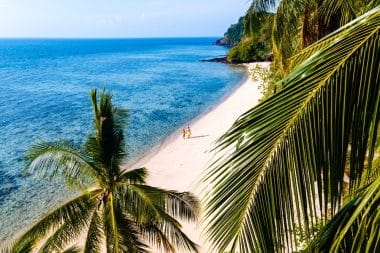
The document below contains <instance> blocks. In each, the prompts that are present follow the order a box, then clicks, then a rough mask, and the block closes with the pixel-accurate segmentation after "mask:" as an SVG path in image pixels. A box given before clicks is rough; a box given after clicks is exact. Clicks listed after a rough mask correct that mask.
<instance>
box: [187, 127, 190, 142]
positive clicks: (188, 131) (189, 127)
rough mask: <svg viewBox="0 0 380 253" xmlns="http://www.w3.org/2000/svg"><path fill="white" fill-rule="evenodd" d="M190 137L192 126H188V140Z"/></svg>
mask: <svg viewBox="0 0 380 253" xmlns="http://www.w3.org/2000/svg"><path fill="white" fill-rule="evenodd" d="M190 136H191V129H190V126H189V125H188V126H187V138H188V139H190Z"/></svg>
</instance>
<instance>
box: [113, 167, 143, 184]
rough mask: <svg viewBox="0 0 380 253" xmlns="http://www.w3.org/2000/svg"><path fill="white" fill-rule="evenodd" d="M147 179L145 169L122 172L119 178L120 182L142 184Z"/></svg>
mask: <svg viewBox="0 0 380 253" xmlns="http://www.w3.org/2000/svg"><path fill="white" fill-rule="evenodd" d="M147 177H148V170H147V169H146V168H139V169H133V170H124V171H123V172H122V173H121V174H120V176H119V178H120V181H122V182H127V183H132V184H133V183H138V184H143V183H145V181H146V178H147Z"/></svg>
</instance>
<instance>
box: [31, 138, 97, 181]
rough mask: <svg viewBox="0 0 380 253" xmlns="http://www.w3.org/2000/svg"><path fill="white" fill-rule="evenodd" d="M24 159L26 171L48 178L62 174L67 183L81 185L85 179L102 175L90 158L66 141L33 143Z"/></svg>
mask: <svg viewBox="0 0 380 253" xmlns="http://www.w3.org/2000/svg"><path fill="white" fill-rule="evenodd" d="M26 160H27V162H28V164H27V167H26V169H25V171H26V173H35V174H37V175H39V176H41V177H49V178H53V177H57V176H63V177H64V178H65V179H66V180H67V181H68V183H69V184H74V185H79V186H82V185H83V183H84V182H85V181H86V180H87V182H88V180H89V179H93V180H94V179H99V178H101V177H102V175H101V174H100V171H99V170H98V169H97V168H96V167H95V166H93V164H92V162H91V159H90V158H89V157H88V156H86V155H85V154H84V153H83V152H82V151H81V150H80V148H78V147H75V146H74V145H71V144H70V143H68V142H66V141H61V142H52V143H49V142H40V143H37V144H34V145H32V146H31V147H30V148H29V150H28V151H27V154H26Z"/></svg>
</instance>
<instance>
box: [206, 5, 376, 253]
mask: <svg viewBox="0 0 380 253" xmlns="http://www.w3.org/2000/svg"><path fill="white" fill-rule="evenodd" d="M379 29H380V9H379V8H376V9H374V10H373V11H371V12H370V13H369V14H368V15H364V16H361V17H360V18H358V19H356V20H355V21H354V22H353V23H352V24H351V25H350V26H349V27H348V28H346V29H342V30H341V31H340V32H339V35H337V39H335V40H333V41H331V42H330V43H327V44H325V45H324V46H323V47H322V48H320V49H319V50H317V51H315V53H313V54H312V55H311V57H310V58H308V59H307V60H306V61H305V62H303V63H302V64H299V65H298V66H297V67H296V68H295V69H294V70H293V71H292V72H291V73H290V74H289V75H288V76H287V77H286V78H285V79H283V80H282V83H283V86H284V87H285V88H284V89H283V90H281V91H280V92H279V93H277V94H276V95H274V96H272V97H271V98H270V99H268V100H266V101H265V102H263V103H261V104H259V105H258V106H256V107H254V108H253V109H251V110H250V111H248V112H246V113H245V114H244V115H242V116H241V118H240V119H238V120H237V121H236V122H235V123H234V125H233V126H232V127H231V129H230V130H229V131H228V132H227V133H226V134H225V135H224V136H223V137H222V138H221V139H220V140H219V143H218V146H217V148H216V149H217V150H228V151H229V152H230V155H228V156H227V157H224V158H221V159H219V160H217V159H216V162H215V163H214V164H213V165H212V167H211V170H210V171H209V173H208V174H207V176H206V177H205V180H204V181H205V183H208V184H211V185H212V187H213V189H212V190H211V191H210V193H209V194H208V195H207V196H206V199H205V200H206V222H207V223H206V224H208V226H207V235H208V237H209V238H210V239H211V241H212V243H213V246H214V249H215V250H217V251H218V252H220V251H224V250H226V249H230V250H231V251H232V252H234V251H238V252H257V251H261V252H273V251H285V250H290V249H297V248H298V246H297V245H295V243H296V240H295V235H294V233H293V232H292V231H293V230H294V228H295V226H299V225H303V226H304V227H305V228H306V233H308V231H307V228H309V227H310V226H309V223H314V222H317V218H319V217H321V216H323V217H325V218H327V217H328V214H329V213H330V211H331V212H332V213H333V214H335V213H336V211H337V210H338V208H339V206H340V204H341V195H342V189H343V175H344V170H345V161H346V156H347V153H348V152H350V157H351V160H350V165H349V167H350V177H351V181H352V182H355V180H357V179H358V178H360V177H361V174H362V173H363V169H364V165H365V161H366V153H367V152H368V150H371V149H373V148H374V146H373V145H372V144H371V143H370V140H371V138H372V137H371V136H373V133H377V128H378V123H379V110H378V108H379V107H380V81H379V76H380V69H379V68H378V67H377V66H379V65H380V47H379V43H380V34H379ZM319 43H324V41H323V40H322V41H321V42H319ZM371 129H372V130H371ZM371 132H372V133H371ZM368 169H369V170H371V168H368Z"/></svg>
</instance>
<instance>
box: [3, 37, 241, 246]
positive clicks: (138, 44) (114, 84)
mask: <svg viewBox="0 0 380 253" xmlns="http://www.w3.org/2000/svg"><path fill="white" fill-rule="evenodd" d="M215 40H216V38H170V39H167V38H165V39H2V40H0V85H1V89H0V242H1V241H4V240H6V239H9V238H10V236H11V235H13V234H15V233H17V232H19V231H20V230H21V229H22V228H25V226H27V225H28V224H30V223H32V222H33V221H35V220H36V218H37V217H38V216H39V215H41V213H44V212H47V211H49V209H51V208H52V207H54V206H56V205H57V204H58V203H62V201H64V200H65V199H67V198H69V197H70V196H71V195H72V194H73V191H72V190H69V189H67V188H66V186H65V185H64V183H62V182H60V181H55V182H48V181H46V180H41V179H36V178H35V177H32V176H26V175H24V173H23V169H24V166H25V163H24V160H23V156H24V154H25V151H26V150H27V148H28V146H29V145H31V144H33V143H35V142H37V141H39V140H49V141H54V140H60V139H66V140H69V141H72V142H74V143H76V144H78V145H79V144H81V143H82V142H83V140H84V138H85V137H86V135H87V134H88V133H89V132H90V131H91V130H92V110H91V105H90V100H89V91H90V89H91V88H102V87H105V88H106V89H107V90H108V91H111V92H112V93H113V94H114V100H113V101H114V103H115V104H116V105H118V106H119V107H124V108H128V109H129V110H130V118H129V125H128V128H127V129H126V139H127V143H128V150H129V153H130V157H129V159H130V160H133V159H136V158H138V157H139V155H142V154H143V153H144V152H146V151H147V150H148V149H149V148H151V147H152V146H153V145H155V144H157V143H159V142H160V141H162V140H163V139H164V138H165V137H167V136H168V135H169V134H171V133H173V131H175V130H176V129H178V128H179V127H181V126H182V125H184V124H186V122H189V121H190V120H192V119H193V118H194V117H196V116H197V115H199V114H200V113H202V112H205V111H207V110H208V109H210V108H211V107H212V106H213V105H215V104H216V103H217V102H218V101H220V100H221V99H222V98H223V97H224V96H226V94H228V93H229V92H230V91H231V90H232V89H234V88H236V87H237V85H238V84H239V82H240V81H241V80H242V79H243V78H244V70H243V69H241V68H239V67H233V66H228V65H224V64H221V63H211V62H201V61H200V60H201V59H205V58H213V57H218V56H221V55H225V54H226V50H227V49H226V48H224V47H220V46H215V45H212V43H213V42H214V41H215ZM0 244H1V243H0Z"/></svg>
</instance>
